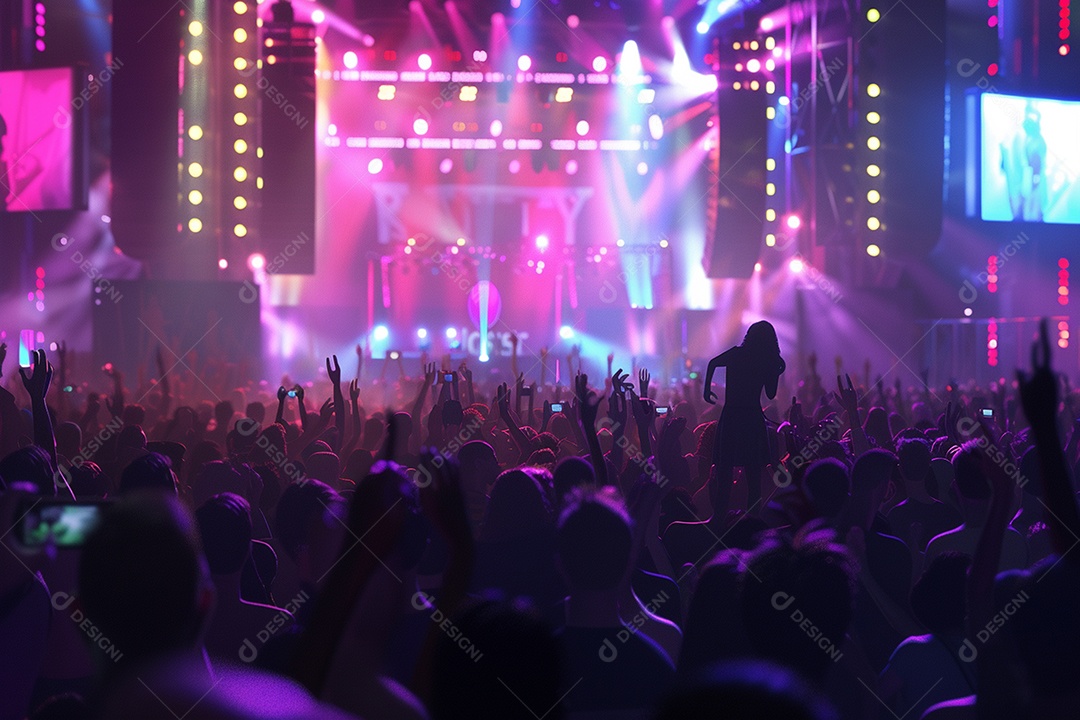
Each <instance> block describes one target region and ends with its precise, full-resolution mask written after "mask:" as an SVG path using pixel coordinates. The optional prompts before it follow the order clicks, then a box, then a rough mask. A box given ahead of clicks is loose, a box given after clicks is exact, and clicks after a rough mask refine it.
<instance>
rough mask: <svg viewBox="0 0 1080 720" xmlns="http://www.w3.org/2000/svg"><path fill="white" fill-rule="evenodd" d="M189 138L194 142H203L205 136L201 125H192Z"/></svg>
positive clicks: (189, 129) (188, 132)
mask: <svg viewBox="0 0 1080 720" xmlns="http://www.w3.org/2000/svg"><path fill="white" fill-rule="evenodd" d="M187 134H188V137H189V138H191V139H192V140H201V139H202V136H203V131H202V126H201V125H192V126H191V127H189V128H188V131H187Z"/></svg>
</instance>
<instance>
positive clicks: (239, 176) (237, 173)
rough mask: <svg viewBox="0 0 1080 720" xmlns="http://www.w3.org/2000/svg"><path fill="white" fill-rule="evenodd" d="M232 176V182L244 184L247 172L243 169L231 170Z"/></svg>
mask: <svg viewBox="0 0 1080 720" xmlns="http://www.w3.org/2000/svg"><path fill="white" fill-rule="evenodd" d="M232 176H233V180H235V181H236V182H244V181H245V180H247V176H248V173H247V170H245V169H244V168H242V167H238V168H236V169H235V170H233V174H232Z"/></svg>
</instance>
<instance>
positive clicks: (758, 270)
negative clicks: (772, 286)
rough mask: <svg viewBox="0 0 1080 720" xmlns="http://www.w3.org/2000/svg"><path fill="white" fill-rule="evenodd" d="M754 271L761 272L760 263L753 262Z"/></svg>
mask: <svg viewBox="0 0 1080 720" xmlns="http://www.w3.org/2000/svg"><path fill="white" fill-rule="evenodd" d="M754 272H761V263H759V262H756V263H754Z"/></svg>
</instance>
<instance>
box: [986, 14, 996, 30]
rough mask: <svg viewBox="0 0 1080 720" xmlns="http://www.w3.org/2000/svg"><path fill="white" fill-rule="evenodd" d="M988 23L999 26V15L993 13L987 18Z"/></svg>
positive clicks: (991, 25)
mask: <svg viewBox="0 0 1080 720" xmlns="http://www.w3.org/2000/svg"><path fill="white" fill-rule="evenodd" d="M986 24H987V25H989V26H990V27H997V15H991V16H990V17H989V18H988V19H987V21H986Z"/></svg>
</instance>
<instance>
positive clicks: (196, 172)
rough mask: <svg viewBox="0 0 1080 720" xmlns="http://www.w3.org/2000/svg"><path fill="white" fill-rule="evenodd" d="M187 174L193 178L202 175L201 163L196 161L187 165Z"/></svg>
mask: <svg viewBox="0 0 1080 720" xmlns="http://www.w3.org/2000/svg"><path fill="white" fill-rule="evenodd" d="M187 171H188V175H190V176H191V177H193V178H197V177H202V172H203V169H202V165H201V164H200V163H197V162H193V163H191V164H189V165H188V166H187Z"/></svg>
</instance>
